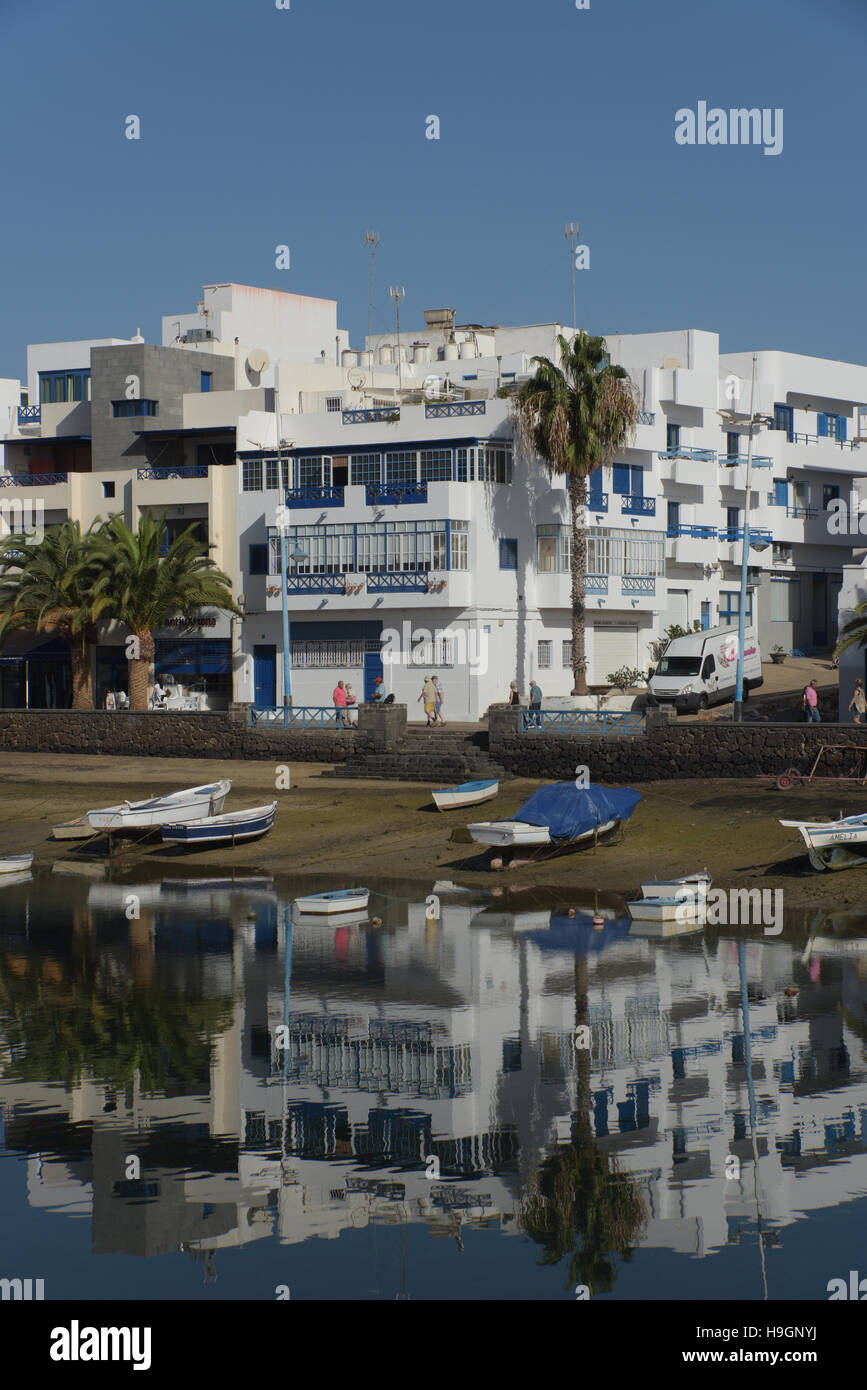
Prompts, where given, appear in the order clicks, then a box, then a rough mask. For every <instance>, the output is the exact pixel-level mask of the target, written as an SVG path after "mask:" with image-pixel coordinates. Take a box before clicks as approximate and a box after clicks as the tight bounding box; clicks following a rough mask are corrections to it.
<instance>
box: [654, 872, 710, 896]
mask: <svg viewBox="0 0 867 1390" xmlns="http://www.w3.org/2000/svg"><path fill="white" fill-rule="evenodd" d="M710 885H711V878H710V874H687V875H686V876H685V877H684V878H667V879H659V880H656V881H652V882H650V883H642V885H641V896H642V897H643V898H675V897H677V895H678V894H683V896H684V898H685V899H687V898H689V897H706V896H707V891H708V889H709V888H710Z"/></svg>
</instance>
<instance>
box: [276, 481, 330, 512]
mask: <svg viewBox="0 0 867 1390" xmlns="http://www.w3.org/2000/svg"><path fill="white" fill-rule="evenodd" d="M286 506H287V507H342V506H343V488H342V487H332V486H331V485H330V484H328V485H327V486H325V487H293V488H290V489H289V491H288V492H287V493H286Z"/></svg>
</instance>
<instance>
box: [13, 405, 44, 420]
mask: <svg viewBox="0 0 867 1390" xmlns="http://www.w3.org/2000/svg"><path fill="white" fill-rule="evenodd" d="M41 420H42V406H41V405H19V407H18V423H19V425H38V424H39V423H40V422H41Z"/></svg>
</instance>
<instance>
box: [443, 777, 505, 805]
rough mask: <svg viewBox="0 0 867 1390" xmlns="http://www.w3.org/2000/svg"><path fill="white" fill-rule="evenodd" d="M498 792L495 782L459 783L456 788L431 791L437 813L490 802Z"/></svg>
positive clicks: (498, 787) (498, 786) (498, 785)
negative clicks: (481, 802)
mask: <svg viewBox="0 0 867 1390" xmlns="http://www.w3.org/2000/svg"><path fill="white" fill-rule="evenodd" d="M499 790H500V784H499V782H497V781H495V780H494V781H491V780H490V779H489V780H488V781H486V782H461V783H460V785H459V786H457V787H441V788H440V789H439V790H438V791H431V796H432V797H433V799H434V802H435V804H436V807H437V810H438V811H457V810H459V809H460V808H461V807H462V806H476V805H478V803H479V802H480V801H490V800H491V799H492V798H493V797H495V796H496V795H497V793H498V791H499Z"/></svg>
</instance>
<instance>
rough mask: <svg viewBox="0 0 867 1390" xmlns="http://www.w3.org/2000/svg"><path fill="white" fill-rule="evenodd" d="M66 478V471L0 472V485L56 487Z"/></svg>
mask: <svg viewBox="0 0 867 1390" xmlns="http://www.w3.org/2000/svg"><path fill="white" fill-rule="evenodd" d="M67 479H68V474H66V473H0V487H56V486H57V485H58V484H59V483H65V482H66V481H67Z"/></svg>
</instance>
